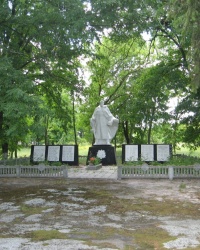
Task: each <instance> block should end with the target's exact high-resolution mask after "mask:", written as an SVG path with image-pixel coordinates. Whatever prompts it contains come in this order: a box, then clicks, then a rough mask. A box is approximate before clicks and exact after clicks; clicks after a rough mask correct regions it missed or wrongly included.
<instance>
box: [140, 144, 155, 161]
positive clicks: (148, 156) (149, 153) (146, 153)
mask: <svg viewBox="0 0 200 250" xmlns="http://www.w3.org/2000/svg"><path fill="white" fill-rule="evenodd" d="M141 160H142V161H154V145H141Z"/></svg>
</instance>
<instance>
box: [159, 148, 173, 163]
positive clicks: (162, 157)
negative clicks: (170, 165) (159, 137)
mask: <svg viewBox="0 0 200 250" xmlns="http://www.w3.org/2000/svg"><path fill="white" fill-rule="evenodd" d="M156 146H157V161H168V160H169V158H170V155H171V152H170V145H164V144H162V145H156Z"/></svg>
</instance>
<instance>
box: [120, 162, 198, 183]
mask: <svg viewBox="0 0 200 250" xmlns="http://www.w3.org/2000/svg"><path fill="white" fill-rule="evenodd" d="M117 175H118V179H136V178H157V179H160V178H165V179H166V178H168V179H170V180H172V179H174V178H200V165H194V166H180V167H179V166H149V165H147V164H145V165H143V166H141V167H139V166H130V167H129V166H126V167H122V166H120V167H118V174H117Z"/></svg>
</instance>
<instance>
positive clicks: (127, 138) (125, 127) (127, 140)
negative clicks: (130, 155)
mask: <svg viewBox="0 0 200 250" xmlns="http://www.w3.org/2000/svg"><path fill="white" fill-rule="evenodd" d="M122 126H123V131H124V137H125V139H126V143H127V144H130V138H129V133H128V121H124V122H123V123H122Z"/></svg>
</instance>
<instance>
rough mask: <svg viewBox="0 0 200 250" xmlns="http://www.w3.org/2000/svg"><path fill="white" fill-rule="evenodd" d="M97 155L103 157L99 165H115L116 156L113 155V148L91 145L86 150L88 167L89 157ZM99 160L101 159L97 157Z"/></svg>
mask: <svg viewBox="0 0 200 250" xmlns="http://www.w3.org/2000/svg"><path fill="white" fill-rule="evenodd" d="M98 155H102V156H104V158H102V160H101V163H102V165H103V166H108V165H116V164H117V161H116V155H115V148H114V147H113V146H111V145H93V146H92V147H90V148H89V150H88V156H87V162H86V165H88V162H89V159H90V157H97V156H98ZM99 158H101V157H99Z"/></svg>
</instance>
